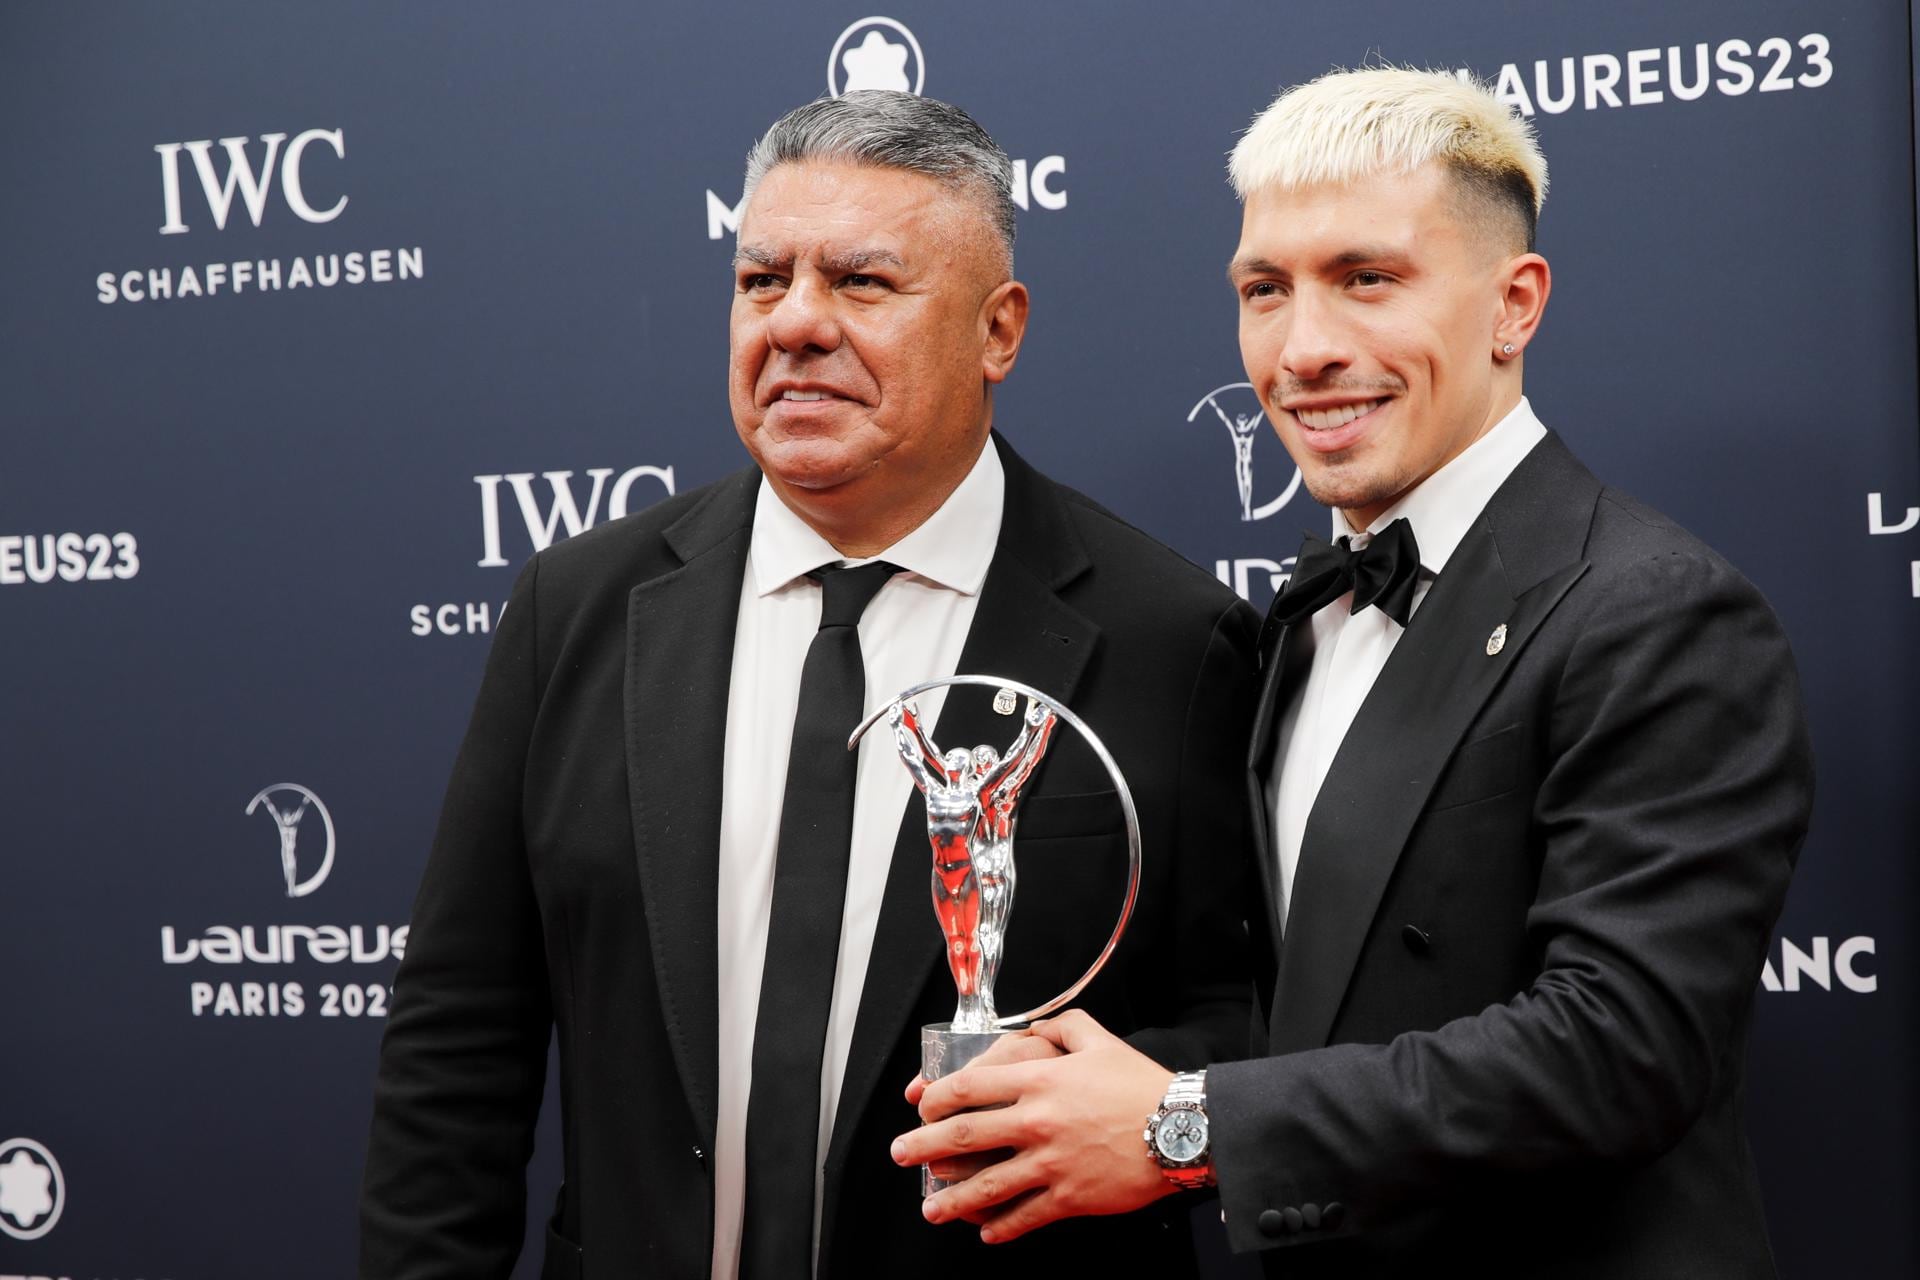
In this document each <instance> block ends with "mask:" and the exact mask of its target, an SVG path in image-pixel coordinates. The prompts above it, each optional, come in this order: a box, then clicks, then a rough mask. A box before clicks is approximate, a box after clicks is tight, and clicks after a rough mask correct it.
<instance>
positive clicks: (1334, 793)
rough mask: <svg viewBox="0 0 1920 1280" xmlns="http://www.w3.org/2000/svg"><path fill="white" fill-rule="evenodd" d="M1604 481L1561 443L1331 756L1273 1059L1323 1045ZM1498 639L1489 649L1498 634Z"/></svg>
mask: <svg viewBox="0 0 1920 1280" xmlns="http://www.w3.org/2000/svg"><path fill="white" fill-rule="evenodd" d="M1598 492H1599V486H1598V484H1597V483H1595V482H1594V481H1593V478H1592V476H1591V475H1589V474H1587V472H1586V470H1585V469H1584V468H1582V467H1581V466H1580V465H1579V463H1578V462H1576V461H1574V459H1573V457H1572V455H1571V454H1569V453H1567V451H1566V449H1565V447H1564V446H1563V445H1561V444H1560V442H1559V440H1558V438H1557V437H1554V436H1551V435H1549V436H1548V437H1547V439H1545V440H1544V441H1542V442H1541V444H1540V445H1539V446H1537V447H1536V448H1535V449H1534V451H1533V452H1532V453H1530V454H1529V455H1528V457H1527V458H1526V460H1525V461H1523V462H1522V463H1521V465H1520V467H1519V468H1517V469H1516V470H1515V471H1514V473H1513V475H1512V476H1510V477H1509V478H1508V480H1507V482H1506V483H1505V484H1504V485H1502V487H1501V489H1500V491H1499V492H1498V493H1496V494H1495V495H1494V498H1493V499H1492V500H1491V501H1490V502H1489V503H1488V505H1487V509H1486V511H1485V512H1483V513H1482V515H1481V517H1480V519H1479V520H1478V521H1476V522H1475V524H1474V527H1473V529H1472V530H1471V531H1470V532H1469V533H1468V534H1467V536H1466V538H1465V539H1464V540H1463V541H1462V542H1461V544H1460V546H1459V547H1458V548H1457V549H1456V550H1455V551H1454V554H1453V557H1452V558H1451V559H1450V560H1449V561H1448V564H1447V568H1446V571H1445V572H1444V573H1442V574H1441V575H1440V577H1439V578H1438V579H1436V580H1435V582H1434V584H1433V586H1432V588H1431V589H1430V590H1429V591H1428V594H1427V598H1426V600H1425V601H1424V602H1422V604H1421V606H1420V610H1419V612H1418V613H1416V614H1415V615H1414V618H1413V622H1412V624H1411V625H1410V626H1409V627H1408V628H1407V631H1406V634H1405V635H1404V636H1402V637H1401V639H1400V643H1399V644H1398V645H1397V646H1395V648H1394V651H1393V656H1392V657H1391V658H1389V659H1388V660H1387V664H1386V666H1385V667H1384V668H1383V669H1382V670H1381V672H1380V677H1379V679H1378V680H1376V681H1375V682H1374V686H1373V689H1372V690H1371V691H1370V692H1369V693H1368V695H1367V698H1366V700H1365V702H1363V703H1362V704H1361V707H1360V710H1359V713H1358V714H1357V715H1356V716H1355V717H1354V721H1353V725H1352V727H1351V728H1349V729H1348V731H1347V735H1346V737H1345V739H1344V740H1343V741H1342V742H1341V745H1340V749H1339V751H1338V752H1337V754H1336V755H1335V756H1334V761H1333V765H1332V767H1331V769H1329V771H1328V773H1327V778H1326V781H1325V783H1323V784H1322V786H1321V788H1320V794H1319V797H1318V798H1317V799H1316V801H1315V802H1314V806H1313V812H1312V813H1311V814H1310V815H1309V816H1308V819H1307V827H1306V831H1305V834H1304V836H1303V838H1302V841H1301V855H1300V863H1299V867H1298V869H1297V871H1296V874H1295V878H1294V885H1293V898H1292V906H1291V909H1290V910H1289V913H1288V920H1287V932H1286V941H1285V945H1284V946H1283V948H1282V950H1281V957H1280V974H1279V981H1278V987H1277V990H1276V992H1275V995H1274V1003H1273V1018H1272V1023H1273V1026H1272V1037H1271V1044H1270V1046H1269V1051H1270V1052H1273V1053H1288V1052H1293V1051H1296V1050H1301V1049H1311V1048H1317V1047H1319V1046H1321V1045H1324V1044H1326V1043H1327V1041H1328V1038H1329V1035H1330V1033H1331V1031H1332V1027H1333V1022H1334V1018H1335V1017H1336V1015H1337V1014H1338V1012H1339V1008H1340V1003H1341V1000H1342V999H1343V998H1344V996H1345V994H1346V990H1347V986H1348V983H1349V981H1350V980H1351V978H1352V976H1353V971H1354V966H1355V964H1356V963H1357V962H1358V960H1359V957H1360V949H1361V946H1362V945H1363V943H1364V942H1365V940H1366V937H1367V933H1368V930H1369V928H1370V927H1371V925H1372V922H1373V916H1374V912H1375V910H1376V909H1377V908H1378V906H1379V903H1380V899H1381V896H1382V894H1383V893H1384V892H1385V890H1386V885H1387V881H1388V879H1389V878H1390V877H1391V876H1392V874H1393V869H1394V866H1395V865H1396V864H1397V863H1398V861H1399V858H1400V854H1401V851H1402V850H1403V849H1404V847H1405V845H1406V842H1407V838H1408V836H1409V835H1410V834H1411V832H1412V830H1413V827H1414V824H1415V823H1416V822H1417V821H1418V820H1419V817H1420V814H1421V812H1422V810H1423V809H1424V808H1425V807H1426V802H1427V797H1428V796H1429V795H1430V794H1431V793H1432V791H1433V786H1434V783H1435V782H1436V780H1437V779H1438V778H1439V776H1440V774H1441V773H1442V771H1443V770H1444V769H1445V767H1446V764H1447V761H1448V760H1449V759H1450V758H1451V756H1452V754H1453V752H1454V750H1455V748H1456V747H1457V746H1458V745H1459V743H1460V739H1461V737H1462V735H1463V734H1464V733H1465V732H1466V729H1467V726H1468V725H1469V724H1470V723H1472V721H1473V718H1474V716H1475V715H1476V714H1478V712H1479V711H1480V709H1481V707H1482V706H1484V705H1485V703H1486V700H1487V699H1488V697H1490V696H1491V695H1492V693H1493V691H1494V690H1495V689H1496V688H1497V687H1498V685H1499V683H1500V681H1501V679H1502V678H1503V677H1504V676H1505V674H1506V672H1507V671H1508V670H1509V669H1510V668H1511V667H1512V665H1513V663H1514V662H1515V661H1517V660H1518V659H1519V656H1520V654H1521V653H1522V652H1523V651H1524V650H1525V648H1526V646H1527V643H1528V641H1529V640H1531V639H1532V637H1533V635H1534V634H1535V633H1536V631H1537V630H1538V629H1539V625H1540V623H1541V622H1543V621H1544V620H1545V619H1546V617H1547V615H1548V614H1549V613H1550V612H1551V611H1552V610H1553V607H1554V606H1555V605H1556V604H1558V603H1559V601H1560V600H1561V598H1562V597H1563V596H1564V595H1565V594H1566V592H1567V589H1568V588H1569V587H1571V586H1572V585H1573V583H1574V582H1575V581H1576V580H1577V579H1578V578H1579V577H1580V575H1581V574H1582V573H1584V572H1585V570H1586V567H1587V566H1586V563H1585V562H1584V561H1583V560H1580V559H1579V554H1580V550H1581V547H1582V546H1583V545H1584V540H1585V533H1586V529H1587V527H1588V525H1589V524H1590V522H1591V518H1592V509H1593V506H1592V504H1593V499H1594V498H1595V497H1596V496H1597V494H1598ZM1503 624H1504V625H1505V626H1506V628H1507V630H1506V635H1505V637H1504V644H1503V646H1502V647H1501V648H1500V649H1499V652H1498V653H1496V654H1489V653H1488V652H1487V649H1488V640H1489V639H1490V637H1491V636H1492V633H1493V631H1494V628H1495V627H1497V626H1500V625H1503Z"/></svg>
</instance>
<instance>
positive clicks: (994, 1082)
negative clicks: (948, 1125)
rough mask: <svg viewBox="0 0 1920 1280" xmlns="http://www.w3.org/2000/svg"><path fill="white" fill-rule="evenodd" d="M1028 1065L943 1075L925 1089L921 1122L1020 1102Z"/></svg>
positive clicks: (976, 1067)
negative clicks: (961, 1112) (981, 1108)
mask: <svg viewBox="0 0 1920 1280" xmlns="http://www.w3.org/2000/svg"><path fill="white" fill-rule="evenodd" d="M1026 1073H1027V1066H1026V1064H1024V1063H1015V1064H1009V1065H1007V1066H998V1067H991V1066H988V1067H983V1066H970V1067H967V1068H965V1069H963V1070H960V1071H956V1072H954V1073H953V1074H952V1075H950V1076H942V1077H941V1078H940V1079H938V1080H935V1081H933V1082H932V1083H931V1084H929V1085H928V1086H927V1087H926V1088H925V1089H923V1090H921V1093H920V1101H919V1102H918V1103H917V1104H915V1105H917V1106H918V1107H919V1108H920V1119H921V1120H922V1121H924V1122H926V1123H928V1124H932V1123H933V1122H934V1121H936V1120H944V1119H946V1118H947V1117H948V1116H950V1115H953V1114H954V1113H956V1112H960V1111H970V1110H972V1109H974V1108H976V1107H997V1106H1000V1105H1002V1104H1003V1103H1008V1102H1013V1101H1016V1100H1017V1099H1018V1098H1019V1097H1020V1090H1021V1088H1022V1087H1023V1085H1024V1083H1025V1081H1026V1078H1027V1075H1026Z"/></svg>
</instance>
